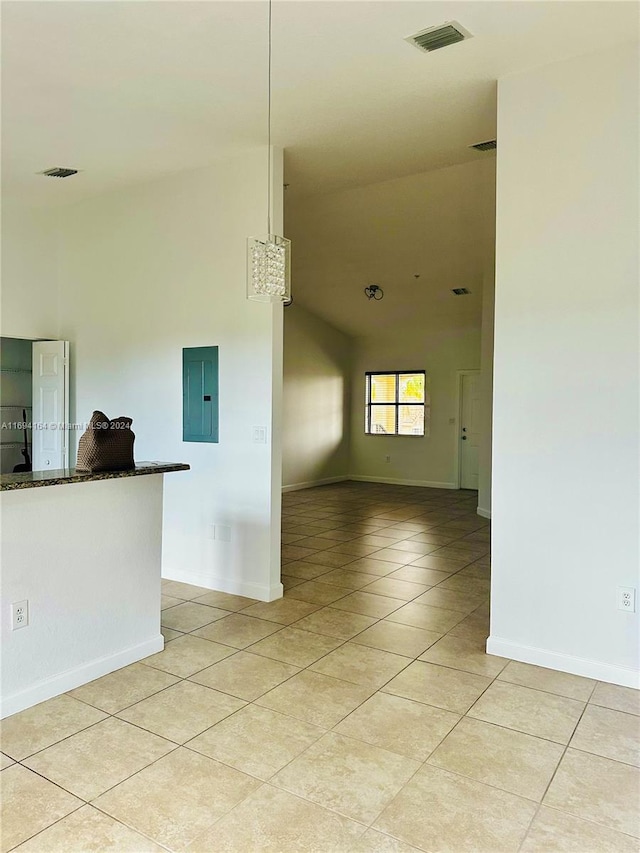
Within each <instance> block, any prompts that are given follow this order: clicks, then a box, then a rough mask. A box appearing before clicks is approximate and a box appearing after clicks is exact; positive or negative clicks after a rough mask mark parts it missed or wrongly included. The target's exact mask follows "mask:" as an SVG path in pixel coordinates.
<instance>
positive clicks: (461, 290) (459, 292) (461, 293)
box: [451, 287, 471, 296]
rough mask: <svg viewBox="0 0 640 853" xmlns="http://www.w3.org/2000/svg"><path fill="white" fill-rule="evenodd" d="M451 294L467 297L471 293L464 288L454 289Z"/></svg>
mask: <svg viewBox="0 0 640 853" xmlns="http://www.w3.org/2000/svg"><path fill="white" fill-rule="evenodd" d="M451 293H455V295H456V296H468V295H469V294H470V293H471V291H470V290H467V288H466V287H454V288H453V290H452V291H451Z"/></svg>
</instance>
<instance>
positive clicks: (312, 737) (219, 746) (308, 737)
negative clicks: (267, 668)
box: [187, 705, 325, 780]
mask: <svg viewBox="0 0 640 853" xmlns="http://www.w3.org/2000/svg"><path fill="white" fill-rule="evenodd" d="M324 733H325V730H324V729H322V728H320V727H319V726H313V725H311V724H310V723H305V722H303V721H302V720H296V719H295V718H294V717H288V716H285V715H284V714H279V713H277V712H276V711H270V710H269V709H268V708H260V707H258V706H257V705H247V706H246V707H245V708H243V709H242V710H241V711H238V713H237V714H234V715H233V716H232V717H228V718H227V719H226V720H223V721H222V722H220V723H218V724H217V725H215V726H213V727H212V728H210V729H208V730H207V731H206V732H204V733H203V734H201V735H199V736H198V737H197V738H195V739H194V740H192V741H190V742H189V743H188V744H187V746H188V747H189V749H195V750H196V752H201V753H202V754H203V755H208V756H209V758H215V759H216V760H217V761H221V762H222V763H223V764H228V765H230V766H231V767H235V768H236V770H242V772H243V773H249V774H250V775H251V776H257V777H258V778H259V779H264V780H266V779H270V778H271V776H273V774H274V773H277V772H278V770H281V769H282V768H283V767H285V766H286V765H287V764H288V763H289V762H290V761H291V760H292V759H294V758H295V757H296V756H297V755H299V754H300V753H301V752H303V751H304V750H305V749H306V748H307V747H308V746H311V744H312V743H315V741H317V740H318V738H320V737H322V735H323V734H324Z"/></svg>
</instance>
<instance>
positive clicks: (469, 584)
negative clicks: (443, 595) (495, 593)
mask: <svg viewBox="0 0 640 853" xmlns="http://www.w3.org/2000/svg"><path fill="white" fill-rule="evenodd" d="M440 589H452V590H454V592H457V591H460V592H465V593H469V594H470V595H485V596H486V595H489V592H490V590H491V581H488V580H484V578H470V577H469V576H468V575H460V574H456V575H451V577H449V578H447V579H446V580H444V581H442V584H441V585H440Z"/></svg>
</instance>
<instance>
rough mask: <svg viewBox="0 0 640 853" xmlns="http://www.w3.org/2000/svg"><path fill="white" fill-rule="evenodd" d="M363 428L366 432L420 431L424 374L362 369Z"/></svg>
mask: <svg viewBox="0 0 640 853" xmlns="http://www.w3.org/2000/svg"><path fill="white" fill-rule="evenodd" d="M365 378H366V400H367V402H366V407H365V421H364V431H365V433H367V434H369V435H424V434H425V412H426V413H427V414H428V406H427V405H426V387H425V386H426V374H425V372H424V370H412V371H405V372H402V373H366V374H365Z"/></svg>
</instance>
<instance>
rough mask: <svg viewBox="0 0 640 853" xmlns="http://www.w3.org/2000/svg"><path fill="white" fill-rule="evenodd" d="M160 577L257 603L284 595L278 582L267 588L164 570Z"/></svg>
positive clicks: (244, 582)
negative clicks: (237, 596)
mask: <svg viewBox="0 0 640 853" xmlns="http://www.w3.org/2000/svg"><path fill="white" fill-rule="evenodd" d="M162 577H163V579H164V580H171V581H180V583H190V584H193V586H202V587H205V588H206V589H210V590H211V591H212V592H228V593H230V594H231V595H242V596H244V598H255V599H257V600H258V601H276V600H277V599H278V598H282V596H283V595H284V587H283V586H282V584H281V583H279V582H278V583H275V584H272V585H271V586H267V584H261V583H253V582H252V581H243V580H238V579H237V578H220V577H212V576H211V575H206V574H204V573H202V572H185V571H182V570H180V571H171V570H170V569H169V570H165V571H164V572H163V575H162Z"/></svg>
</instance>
